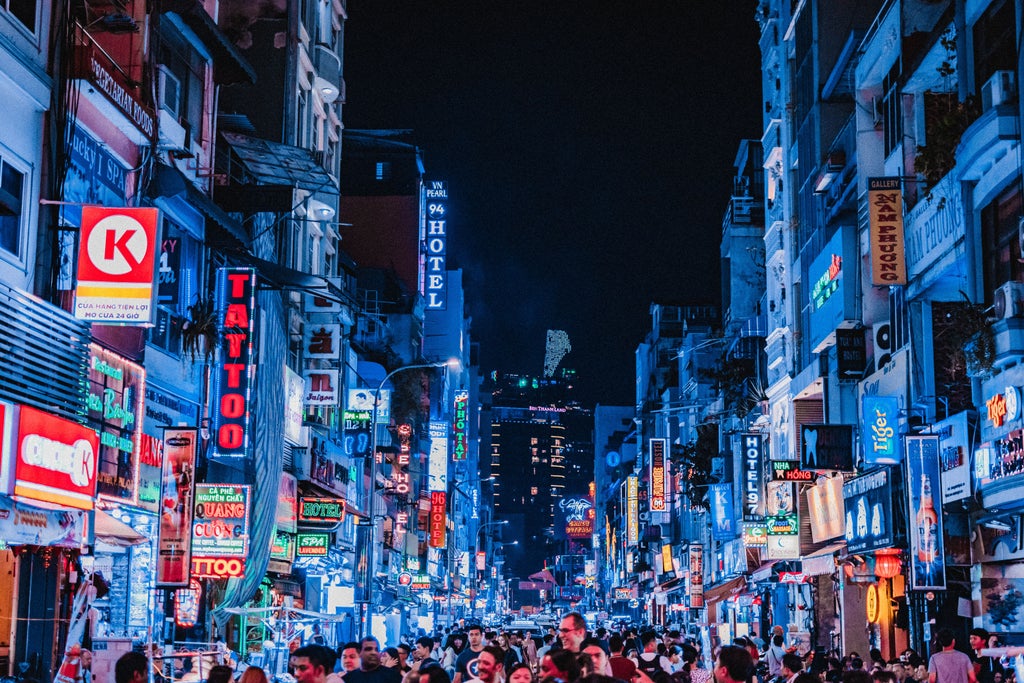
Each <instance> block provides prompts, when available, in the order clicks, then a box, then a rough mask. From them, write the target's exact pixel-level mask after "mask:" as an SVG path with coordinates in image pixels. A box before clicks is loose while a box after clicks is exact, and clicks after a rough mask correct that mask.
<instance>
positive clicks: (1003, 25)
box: [973, 0, 1017, 92]
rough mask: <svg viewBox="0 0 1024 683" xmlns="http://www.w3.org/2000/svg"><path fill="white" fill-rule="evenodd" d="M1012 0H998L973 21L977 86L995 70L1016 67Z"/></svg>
mask: <svg viewBox="0 0 1024 683" xmlns="http://www.w3.org/2000/svg"><path fill="white" fill-rule="evenodd" d="M1016 25H1017V19H1016V17H1015V16H1014V11H1013V0H996V1H995V2H993V3H991V4H990V5H989V6H988V9H986V10H985V13H984V14H982V15H981V17H979V18H978V21H977V22H975V24H974V31H973V33H974V40H973V43H974V90H975V92H981V87H982V86H983V85H985V82H986V81H987V80H988V79H989V78H991V77H992V74H994V73H995V72H996V71H1001V70H1006V71H1013V70H1015V69H1016V67H1017V50H1016V43H1017V40H1016V38H1015V31H1014V28H1013V27H1014V26H1016Z"/></svg>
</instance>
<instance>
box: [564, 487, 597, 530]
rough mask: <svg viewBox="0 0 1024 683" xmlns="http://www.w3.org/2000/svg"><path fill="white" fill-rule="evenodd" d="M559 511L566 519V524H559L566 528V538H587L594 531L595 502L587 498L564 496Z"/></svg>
mask: <svg viewBox="0 0 1024 683" xmlns="http://www.w3.org/2000/svg"><path fill="white" fill-rule="evenodd" d="M558 513H559V517H564V519H565V523H564V525H562V524H559V526H560V527H562V528H564V529H565V534H564V538H573V539H586V538H590V536H591V534H593V533H594V504H593V503H592V502H591V501H589V500H587V499H586V498H583V497H572V498H562V499H561V500H559V501H558ZM559 536H560V537H561V536H562V535H561V534H559Z"/></svg>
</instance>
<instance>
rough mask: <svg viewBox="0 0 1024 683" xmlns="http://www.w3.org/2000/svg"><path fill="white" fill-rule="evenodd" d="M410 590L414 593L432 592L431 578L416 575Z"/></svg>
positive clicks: (424, 575)
mask: <svg viewBox="0 0 1024 683" xmlns="http://www.w3.org/2000/svg"><path fill="white" fill-rule="evenodd" d="M409 589H410V590H414V591H425V590H430V577H429V576H427V575H426V574H416V575H415V576H413V577H412V582H411V583H410V584H409Z"/></svg>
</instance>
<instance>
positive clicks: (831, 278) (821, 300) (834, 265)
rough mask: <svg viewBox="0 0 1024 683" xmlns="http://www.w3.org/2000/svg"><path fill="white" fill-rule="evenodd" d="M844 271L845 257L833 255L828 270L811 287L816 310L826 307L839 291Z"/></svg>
mask: <svg viewBox="0 0 1024 683" xmlns="http://www.w3.org/2000/svg"><path fill="white" fill-rule="evenodd" d="M842 270H843V257H842V256H840V255H839V254H832V259H831V260H830V261H829V264H828V268H827V269H826V270H825V272H824V273H822V274H821V275H820V276H819V277H818V279H817V280H815V282H814V285H813V286H812V287H811V301H812V302H813V303H814V308H815V309H820V308H821V307H822V306H824V305H825V302H826V301H828V300H829V299H830V298H831V297H832V295H833V294H835V293H836V291H837V290H838V289H839V274H840V273H841V272H842Z"/></svg>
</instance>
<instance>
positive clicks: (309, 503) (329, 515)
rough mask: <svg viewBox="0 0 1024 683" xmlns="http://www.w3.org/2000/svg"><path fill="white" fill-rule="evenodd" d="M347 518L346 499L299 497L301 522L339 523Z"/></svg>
mask: <svg viewBox="0 0 1024 683" xmlns="http://www.w3.org/2000/svg"><path fill="white" fill-rule="evenodd" d="M344 519H345V501H344V500H341V499H339V498H306V497H305V496H303V497H302V498H299V521H300V522H326V523H330V524H337V523H338V522H341V521H342V520H344Z"/></svg>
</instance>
